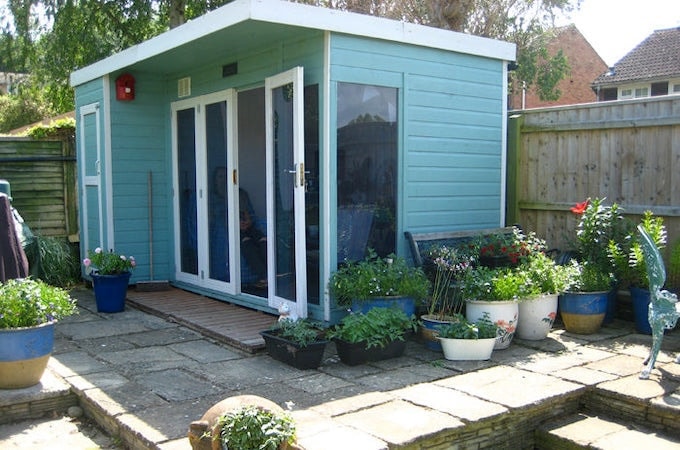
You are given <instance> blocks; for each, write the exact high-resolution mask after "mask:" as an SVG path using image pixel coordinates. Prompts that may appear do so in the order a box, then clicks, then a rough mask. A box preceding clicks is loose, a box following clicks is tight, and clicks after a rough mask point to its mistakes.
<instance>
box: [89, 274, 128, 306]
mask: <svg viewBox="0 0 680 450" xmlns="http://www.w3.org/2000/svg"><path fill="white" fill-rule="evenodd" d="M130 275H131V274H130V272H123V273H120V274H116V275H98V274H91V276H92V286H93V289H94V299H95V301H96V302H97V312H103V313H116V312H121V311H123V310H124V309H125V296H126V295H127V288H128V282H129V281H130Z"/></svg>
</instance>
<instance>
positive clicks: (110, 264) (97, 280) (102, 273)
mask: <svg viewBox="0 0 680 450" xmlns="http://www.w3.org/2000/svg"><path fill="white" fill-rule="evenodd" d="M83 264H84V265H85V271H86V273H87V274H89V275H90V277H91V278H92V286H93V289H94V298H95V301H96V303H97V311H98V312H105V313H115V312H120V311H123V310H124V309H125V295H126V293H127V287H128V282H129V281H130V275H131V274H132V270H133V269H134V268H135V266H136V265H137V262H136V261H135V258H134V256H129V257H128V256H125V255H122V254H118V253H115V252H114V251H113V250H110V251H108V252H105V251H103V250H102V249H101V248H99V247H97V248H96V249H94V251H90V252H88V257H87V258H85V259H84V260H83Z"/></svg>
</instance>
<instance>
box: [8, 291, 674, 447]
mask: <svg viewBox="0 0 680 450" xmlns="http://www.w3.org/2000/svg"><path fill="white" fill-rule="evenodd" d="M147 295H148V294H147ZM163 295H169V294H168V293H164V294H163ZM182 295H186V294H185V293H183V294H182ZM74 296H75V297H76V298H77V299H78V302H79V306H80V310H81V314H80V315H78V316H74V317H73V318H70V319H67V320H64V321H63V322H62V323H60V324H59V325H58V326H57V345H56V348H55V353H54V354H53V357H52V358H51V359H50V363H49V368H48V370H49V372H48V374H49V375H48V378H49V377H52V378H54V379H56V380H63V381H62V382H63V383H64V384H65V385H66V386H70V388H71V390H72V391H73V392H75V393H76V394H77V395H78V398H79V401H80V403H81V405H82V406H83V408H84V409H85V411H86V413H87V414H88V415H89V416H90V417H92V418H94V419H96V421H97V423H98V424H99V426H100V427H101V428H103V430H104V431H105V432H107V433H108V434H109V435H110V436H114V437H115V438H116V440H117V441H120V442H124V443H125V444H126V445H127V446H128V447H129V448H132V449H136V448H140V449H142V448H144V449H147V448H158V449H164V450H188V449H189V448H190V445H189V442H188V439H187V438H186V433H187V429H188V426H189V423H190V422H192V421H193V420H197V419H199V418H200V417H201V416H202V415H203V413H204V412H205V411H206V410H207V409H208V408H209V407H210V406H212V405H213V404H214V403H217V402H218V401H220V400H222V399H224V398H226V397H230V396H234V395H240V394H254V395H260V396H263V397H266V398H268V399H270V400H272V401H274V402H276V403H277V404H279V405H281V406H283V407H287V408H290V409H291V411H292V414H293V417H294V418H295V419H296V422H297V424H298V435H299V442H300V443H301V444H302V445H303V446H304V447H305V448H306V449H307V450H316V449H323V450H332V449H333V448H343V449H346V448H349V447H354V448H356V449H367V450H372V449H387V448H426V447H425V446H430V447H431V448H440V447H441V448H444V446H445V445H447V444H446V442H447V441H446V440H447V439H455V437H454V436H458V437H460V433H461V430H462V429H466V427H467V428H470V430H472V431H470V432H469V433H468V434H469V435H468V436H466V438H467V439H471V440H470V442H473V441H474V442H477V444H476V445H479V446H480V448H484V446H485V444H484V442H485V441H484V440H485V433H488V432H489V431H488V430H483V429H481V425H480V426H478V427H477V428H476V429H475V424H481V423H485V422H489V421H493V420H494V418H502V420H503V422H502V423H501V425H499V426H502V427H506V428H507V429H508V430H509V431H508V433H512V432H513V427H515V425H514V424H513V423H512V422H510V421H508V420H507V417H509V414H518V415H520V416H522V415H524V418H525V419H526V420H525V422H526V423H527V424H532V426H533V423H534V422H533V421H535V420H540V416H541V415H542V414H549V411H550V406H551V405H552V404H557V403H559V402H562V403H564V404H565V405H567V406H565V411H566V410H571V409H574V408H575V407H576V406H577V405H578V399H579V398H581V397H582V396H583V395H585V393H586V392H589V393H590V392H593V391H592V389H599V390H600V391H598V392H600V393H601V395H605V396H606V395H616V396H620V397H625V396H631V395H632V396H635V397H636V399H638V400H640V401H643V402H647V404H654V403H656V404H660V405H662V406H663V407H664V408H665V409H667V410H668V411H669V414H671V415H672V414H680V368H678V367H676V366H677V365H674V364H673V363H672V362H671V354H672V353H674V352H678V351H680V339H678V338H677V337H676V334H678V332H677V331H675V332H673V333H670V335H669V338H668V339H667V340H665V341H664V350H663V351H662V356H661V357H660V358H659V365H658V367H657V368H656V369H655V370H654V372H653V376H652V377H651V379H650V380H644V381H643V380H638V379H637V373H639V370H640V369H641V368H642V359H643V356H644V355H645V353H646V350H647V349H648V348H649V344H650V343H651V337H650V336H644V335H639V334H636V333H635V332H634V330H633V327H632V324H631V323H627V322H625V321H615V322H614V323H613V324H612V325H610V326H608V327H605V328H603V329H602V331H601V332H600V333H598V334H596V335H590V336H578V335H571V334H569V333H566V332H565V331H564V330H563V329H561V328H559V327H557V328H556V329H555V330H554V331H553V332H552V333H551V334H550V336H549V337H548V338H547V339H545V340H543V341H537V342H531V341H521V340H519V339H516V340H515V341H514V342H513V344H512V345H511V346H510V348H508V349H507V350H501V351H495V352H494V353H493V355H492V358H491V360H489V361H462V362H461V361H447V360H444V359H443V356H442V354H441V353H438V352H434V351H430V350H427V349H426V348H425V347H424V345H423V344H422V343H420V342H418V340H417V339H415V338H414V339H411V340H409V342H408V343H407V349H406V352H405V354H404V356H402V357H400V358H396V359H393V360H388V361H382V362H377V363H370V364H364V365H360V366H352V367H350V366H346V365H344V364H342V363H341V362H340V361H339V359H338V357H337V355H336V353H335V350H334V346H333V344H330V345H329V346H328V349H327V351H326V354H325V355H324V359H323V362H322V365H321V367H319V369H318V370H307V371H302V370H297V369H294V368H292V367H290V366H287V365H285V364H282V363H279V362H277V361H275V360H273V359H271V358H270V357H269V356H268V355H267V354H266V353H264V352H263V351H254V352H253V351H250V350H249V351H245V350H244V349H243V348H240V347H234V346H232V345H229V344H227V343H224V342H221V341H220V340H219V339H215V337H214V335H213V334H209V335H205V334H203V333H201V332H200V330H196V329H192V328H191V327H190V326H188V325H187V324H180V323H177V322H176V321H174V320H173V319H172V318H168V317H164V318H160V317H157V316H155V315H154V314H152V313H151V312H149V311H141V310H138V309H135V308H134V307H131V306H130V305H128V307H127V308H126V310H125V312H123V313H119V314H99V313H97V312H96V308H95V306H94V301H93V298H92V294H91V291H88V290H81V291H76V292H74ZM206 300H207V301H210V300H209V299H206ZM231 306H232V307H233V305H231ZM252 334H253V333H249V335H252ZM6 397H7V394H6V393H5V392H0V407H1V406H2V405H3V404H5V403H6V402H7V398H6ZM542 405H544V406H542ZM540 408H545V409H546V410H545V411H544V410H541V409H540ZM556 409H559V408H556ZM546 411H548V412H547V413H546ZM532 414H534V415H536V416H537V417H539V419H535V418H534V417H533V416H532ZM661 416H663V414H661ZM661 416H660V418H659V419H658V420H659V421H662V420H667V419H666V418H665V417H661ZM520 428H521V427H520ZM8 430H9V429H8V428H7V427H6V426H5V425H0V442H2V440H1V439H3V438H6V437H7V436H5V434H6V433H8V432H9V431H8ZM520 431H522V430H518V432H520ZM457 433H458V434H457ZM10 439H11V437H10ZM428 439H429V440H428ZM520 444H522V445H525V444H526V443H525V442H520ZM522 445H520V446H522ZM430 447H427V448H430ZM10 448H11V447H10Z"/></svg>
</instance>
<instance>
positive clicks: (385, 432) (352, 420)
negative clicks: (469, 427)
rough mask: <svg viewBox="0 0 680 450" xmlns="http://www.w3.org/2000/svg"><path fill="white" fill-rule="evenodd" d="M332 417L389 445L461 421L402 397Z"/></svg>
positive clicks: (441, 429) (444, 428) (445, 429)
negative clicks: (409, 401) (406, 400)
mask: <svg viewBox="0 0 680 450" xmlns="http://www.w3.org/2000/svg"><path fill="white" fill-rule="evenodd" d="M334 420H335V421H337V422H339V423H341V424H344V425H347V426H350V427H352V428H356V429H358V430H361V431H363V432H364V433H367V434H371V435H373V436H375V437H377V438H379V439H380V440H382V441H384V442H387V443H388V444H389V445H390V446H404V445H406V444H409V443H412V442H415V441H417V440H419V439H422V438H424V437H427V436H430V435H434V434H437V433H441V432H444V431H447V430H452V429H455V428H459V427H462V426H464V425H465V424H464V423H463V422H462V421H460V420H459V419H456V418H455V417H452V416H450V415H448V414H445V413H442V412H440V411H436V410H433V409H429V408H424V407H420V406H417V405H414V404H412V403H408V402H405V401H402V400H394V401H391V402H388V403H383V404H381V405H378V406H375V407H372V408H369V409H363V410H359V411H357V412H353V413H348V414H345V415H342V416H338V417H335V418H334Z"/></svg>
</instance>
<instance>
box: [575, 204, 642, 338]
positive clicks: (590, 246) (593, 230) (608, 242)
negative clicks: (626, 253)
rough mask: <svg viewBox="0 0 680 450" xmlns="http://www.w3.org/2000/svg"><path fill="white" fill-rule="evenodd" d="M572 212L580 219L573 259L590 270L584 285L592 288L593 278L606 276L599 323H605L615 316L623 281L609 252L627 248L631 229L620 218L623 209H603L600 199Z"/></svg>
mask: <svg viewBox="0 0 680 450" xmlns="http://www.w3.org/2000/svg"><path fill="white" fill-rule="evenodd" d="M571 211H572V212H573V213H574V214H575V215H576V216H578V217H579V223H578V225H577V228H576V234H575V238H574V241H573V248H574V253H575V256H576V259H577V260H578V261H580V262H587V263H588V264H587V265H588V266H590V267H589V268H588V269H586V273H585V277H586V278H588V279H589V280H590V281H588V282H587V283H591V284H592V282H593V281H594V280H595V278H600V279H604V277H605V274H609V278H610V285H609V287H608V288H605V289H604V290H607V291H608V295H607V299H606V311H605V317H604V319H603V322H602V323H608V322H610V321H612V320H613V319H614V317H615V316H616V292H617V291H618V286H619V284H620V283H621V282H623V278H624V277H623V275H622V274H621V273H620V272H619V271H618V270H617V264H616V262H615V261H614V259H613V257H612V252H611V249H612V247H613V246H621V245H623V246H626V245H627V240H628V237H627V236H628V235H629V234H630V233H631V232H632V229H633V228H634V227H633V226H632V224H631V223H630V221H629V220H627V219H626V218H625V217H624V216H623V209H622V208H621V207H620V206H619V205H618V204H617V203H613V204H612V205H605V199H603V198H595V199H590V198H588V199H586V200H585V201H583V202H581V203H577V204H576V205H575V206H573V207H572V208H571ZM596 272H598V273H596ZM572 292H574V290H573V289H572ZM580 292H587V291H580ZM591 292H595V291H591ZM585 297H589V296H588V295H586V296H585ZM597 328H599V327H597Z"/></svg>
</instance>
